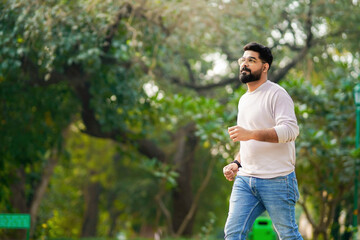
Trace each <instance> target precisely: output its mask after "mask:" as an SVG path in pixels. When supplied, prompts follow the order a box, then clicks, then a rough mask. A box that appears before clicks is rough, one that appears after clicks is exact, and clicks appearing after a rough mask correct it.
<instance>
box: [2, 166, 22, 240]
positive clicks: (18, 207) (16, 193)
mask: <svg viewBox="0 0 360 240" xmlns="http://www.w3.org/2000/svg"><path fill="white" fill-rule="evenodd" d="M25 185H26V173H25V167H24V166H20V167H19V168H18V169H16V171H15V177H14V179H13V181H12V182H11V183H10V191H11V195H10V206H12V209H10V211H11V212H12V213H27V212H28V208H27V204H26V195H25ZM2 237H3V238H4V239H26V230H23V229H16V230H9V231H6V232H5V236H2Z"/></svg>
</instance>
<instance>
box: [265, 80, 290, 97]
mask: <svg viewBox="0 0 360 240" xmlns="http://www.w3.org/2000/svg"><path fill="white" fill-rule="evenodd" d="M267 83H268V85H269V87H268V89H269V90H270V91H273V92H277V93H285V94H287V95H288V92H287V91H286V89H285V88H283V87H282V86H280V85H279V84H277V83H274V82H271V81H268V82H267Z"/></svg>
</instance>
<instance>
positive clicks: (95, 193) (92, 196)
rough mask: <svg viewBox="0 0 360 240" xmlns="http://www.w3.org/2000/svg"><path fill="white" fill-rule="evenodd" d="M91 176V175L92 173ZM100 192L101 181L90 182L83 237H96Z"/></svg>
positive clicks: (86, 198) (87, 190) (87, 189)
mask: <svg viewBox="0 0 360 240" xmlns="http://www.w3.org/2000/svg"><path fill="white" fill-rule="evenodd" d="M89 177H91V175H90V176H89ZM100 192H101V185H100V183H99V182H90V183H89V185H88V186H87V187H86V189H85V194H84V195H85V196H84V197H85V213H84V221H83V226H82V229H81V237H96V232H97V224H98V219H99V202H100Z"/></svg>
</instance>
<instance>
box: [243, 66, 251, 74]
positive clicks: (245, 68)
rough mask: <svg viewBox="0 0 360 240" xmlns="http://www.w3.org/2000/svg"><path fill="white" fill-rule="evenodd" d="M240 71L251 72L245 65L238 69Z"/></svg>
mask: <svg viewBox="0 0 360 240" xmlns="http://www.w3.org/2000/svg"><path fill="white" fill-rule="evenodd" d="M242 71H248V72H249V73H251V70H250V69H248V68H247V67H243V68H242V69H241V70H240V72H242Z"/></svg>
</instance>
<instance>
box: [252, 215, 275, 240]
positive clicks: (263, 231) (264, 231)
mask: <svg viewBox="0 0 360 240" xmlns="http://www.w3.org/2000/svg"><path fill="white" fill-rule="evenodd" d="M248 239H249V240H276V233H275V231H274V229H273V226H272V222H271V219H270V218H267V217H258V218H257V219H256V220H255V222H254V225H253V227H252V230H251V232H250V233H249V236H248Z"/></svg>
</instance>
